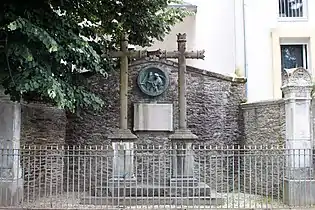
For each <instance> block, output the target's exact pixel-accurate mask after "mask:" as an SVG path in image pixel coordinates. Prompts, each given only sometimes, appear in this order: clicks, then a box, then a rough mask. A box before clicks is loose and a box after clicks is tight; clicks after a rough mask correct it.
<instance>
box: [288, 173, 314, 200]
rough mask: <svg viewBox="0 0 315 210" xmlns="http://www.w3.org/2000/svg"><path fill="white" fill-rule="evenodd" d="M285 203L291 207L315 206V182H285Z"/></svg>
mask: <svg viewBox="0 0 315 210" xmlns="http://www.w3.org/2000/svg"><path fill="white" fill-rule="evenodd" d="M283 190H284V192H283V202H284V203H285V204H286V205H289V206H307V205H315V180H289V179H285V180H284V188H283Z"/></svg>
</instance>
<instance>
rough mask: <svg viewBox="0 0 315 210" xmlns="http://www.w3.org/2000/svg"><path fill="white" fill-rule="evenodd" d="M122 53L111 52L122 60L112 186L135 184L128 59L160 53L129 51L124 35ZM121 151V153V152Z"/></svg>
mask: <svg viewBox="0 0 315 210" xmlns="http://www.w3.org/2000/svg"><path fill="white" fill-rule="evenodd" d="M120 43H121V45H120V51H115V52H111V53H110V55H111V56H112V57H113V58H119V59H120V94H119V95H120V120H119V129H118V130H117V131H116V132H115V133H113V134H112V135H110V136H109V137H108V138H109V139H111V141H112V143H113V148H114V158H113V165H114V171H113V178H112V181H113V182H112V184H114V185H119V184H120V183H119V182H121V183H123V182H126V181H127V182H129V183H130V182H133V181H134V175H133V147H134V146H133V144H134V143H133V142H134V141H135V140H136V139H137V136H135V135H134V134H133V133H131V131H130V129H128V58H142V57H148V56H151V55H154V54H155V53H158V51H151V52H148V51H145V50H143V51H134V50H131V51H130V50H128V35H127V34H126V33H123V34H122V37H121V42H120ZM120 150H121V151H120Z"/></svg>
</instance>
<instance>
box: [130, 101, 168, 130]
mask: <svg viewBox="0 0 315 210" xmlns="http://www.w3.org/2000/svg"><path fill="white" fill-rule="evenodd" d="M133 130H134V131H173V104H144V103H135V104H134V125H133Z"/></svg>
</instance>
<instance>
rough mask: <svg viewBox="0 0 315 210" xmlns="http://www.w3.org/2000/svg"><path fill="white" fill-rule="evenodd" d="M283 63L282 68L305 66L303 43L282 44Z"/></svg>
mask: <svg viewBox="0 0 315 210" xmlns="http://www.w3.org/2000/svg"><path fill="white" fill-rule="evenodd" d="M281 65H282V69H284V68H286V69H291V68H297V67H304V66H303V45H281ZM305 68H307V67H305Z"/></svg>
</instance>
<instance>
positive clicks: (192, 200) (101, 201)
mask: <svg viewBox="0 0 315 210" xmlns="http://www.w3.org/2000/svg"><path fill="white" fill-rule="evenodd" d="M224 203H225V199H223V198H211V197H125V198H122V197H120V198H117V197H84V198H81V201H80V204H83V205H113V206H117V205H118V206H123V205H128V206H136V205H146V206H151V205H185V206H194V205H205V206H218V205H223V204H224Z"/></svg>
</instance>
